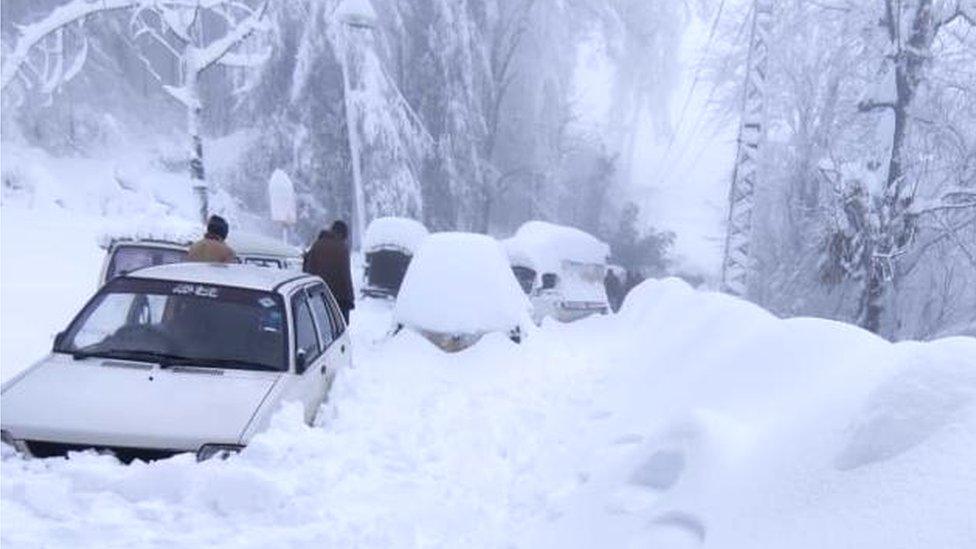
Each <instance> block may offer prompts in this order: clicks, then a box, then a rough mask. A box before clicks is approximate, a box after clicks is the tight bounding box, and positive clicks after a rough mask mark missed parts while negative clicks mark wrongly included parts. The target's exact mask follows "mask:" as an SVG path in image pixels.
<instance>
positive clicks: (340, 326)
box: [322, 292, 346, 339]
mask: <svg viewBox="0 0 976 549" xmlns="http://www.w3.org/2000/svg"><path fill="white" fill-rule="evenodd" d="M322 297H323V298H324V299H325V303H326V305H327V306H328V308H329V314H330V315H331V317H332V334H333V339H339V336H341V335H342V334H343V332H345V331H346V319H345V318H343V316H342V311H340V310H339V304H338V303H336V300H335V297H334V296H333V295H332V292H325V293H324V294H323V295H322Z"/></svg>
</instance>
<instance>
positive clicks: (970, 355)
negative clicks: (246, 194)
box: [0, 198, 976, 549]
mask: <svg viewBox="0 0 976 549" xmlns="http://www.w3.org/2000/svg"><path fill="white" fill-rule="evenodd" d="M0 213H2V222H3V225H2V238H3V240H2V249H0V250H2V302H0V313H2V318H0V321H2V329H0V338H2V340H0V344H2V349H3V352H2V358H0V360H2V364H0V366H2V371H3V377H4V378H9V376H10V375H12V373H13V372H16V371H18V370H19V369H21V368H23V367H24V366H26V365H27V362H28V361H29V360H30V359H33V358H37V357H39V356H40V355H41V354H42V353H43V352H45V350H46V349H47V347H48V346H49V345H50V337H51V335H53V333H54V332H55V331H57V330H59V329H61V328H62V327H63V326H64V324H65V323H66V322H67V320H68V318H69V317H70V316H71V315H72V314H74V312H75V311H76V310H77V308H78V307H79V306H80V305H81V302H82V301H83V300H84V299H86V298H87V297H88V295H89V294H90V293H91V292H92V291H93V290H94V287H95V282H96V278H97V271H98V265H99V262H100V260H101V255H100V254H101V250H99V249H98V247H97V246H96V238H97V234H98V232H99V230H100V227H101V225H102V224H101V223H100V222H99V220H100V217H97V216H95V215H94V214H87V213H72V212H71V211H70V210H68V209H66V208H60V207H55V208H49V209H44V210H43V211H42V210H38V209H36V208H32V207H30V206H29V205H25V204H22V203H19V202H17V201H14V200H7V199H6V198H5V201H4V204H3V208H2V212H0ZM391 313H392V311H391V309H390V307H389V305H388V304H387V303H386V302H378V301H367V302H363V303H360V305H359V307H358V308H357V309H356V310H355V311H354V313H353V322H352V335H353V338H354V344H355V349H354V352H355V368H354V369H352V370H349V371H347V372H344V373H343V374H342V375H341V376H340V377H339V378H338V380H337V382H336V385H335V387H334V390H333V393H332V396H331V399H330V402H329V403H328V404H327V405H326V406H325V407H324V408H323V410H322V412H321V414H320V419H319V422H318V425H317V426H316V427H314V428H311V427H306V426H305V425H304V424H302V423H301V421H300V413H299V412H298V411H297V410H296V409H286V410H283V411H282V413H280V414H279V415H278V416H277V417H276V419H275V421H274V424H273V426H272V428H271V429H270V430H269V431H268V432H266V433H264V434H261V435H259V436H258V437H257V438H256V439H255V440H254V442H253V443H252V444H251V446H249V447H248V448H247V449H246V450H245V451H244V452H243V453H242V454H241V455H239V456H235V457H232V458H231V459H229V460H227V461H215V462H208V463H204V464H197V463H195V462H194V460H193V457H192V456H179V457H176V458H173V459H170V460H166V461H161V462H156V463H153V464H148V465H146V464H139V463H137V464H134V465H132V466H128V467H126V466H122V465H120V464H119V463H117V462H116V461H115V460H114V459H113V458H111V457H108V456H96V455H91V454H83V455H75V456H73V457H72V459H71V460H69V461H64V460H58V459H48V460H24V459H22V458H20V457H18V456H16V455H13V454H11V453H10V451H9V448H6V447H4V455H3V461H2V464H0V503H2V511H0V542H2V544H3V546H4V547H34V546H67V545H70V546H167V547H169V546H174V545H175V546H185V547H197V546H201V545H214V546H227V547H229V546H235V547H236V546H245V547H248V546H250V547H268V546H272V547H274V546H281V547H285V546H288V547H292V546H299V547H322V546H339V547H349V546H356V547H417V546H424V547H430V546H435V547H436V546H440V547H445V546H448V547H456V546H473V547H500V546H506V547H508V546H515V547H629V546H646V547H671V548H676V547H713V548H723V549H725V548H743V549H745V548H750V549H752V548H757V547H790V548H794V549H804V548H810V549H813V548H817V549H819V548H823V547H831V548H843V547H850V548H854V547H857V548H875V547H876V548H882V547H883V548H886V549H888V548H919V547H939V548H963V547H972V546H973V545H974V544H976V520H974V514H973V510H972V508H973V502H974V501H976V468H974V467H973V463H976V339H973V338H955V339H947V340H942V341H937V342H932V343H912V342H909V343H901V344H890V343H888V342H885V341H883V340H881V339H878V338H876V337H874V336H872V335H870V334H867V333H865V332H863V331H861V330H859V329H857V328H854V327H851V326H848V325H844V324H839V323H835V322H829V321H823V320H813V319H794V320H785V321H784V320H779V319H776V318H774V317H772V316H770V315H769V314H767V313H766V312H764V311H762V310H760V309H758V308H757V307H755V306H753V305H750V304H748V303H745V302H742V301H739V300H736V299H733V298H730V297H728V296H724V295H720V294H712V293H705V292H698V291H695V290H693V289H691V288H690V287H688V286H687V285H685V284H684V283H682V282H680V281H677V280H664V281H650V282H647V283H645V284H644V285H642V286H640V287H638V288H637V289H635V290H634V292H633V293H632V294H631V295H630V296H629V297H628V300H627V303H626V304H625V306H624V308H623V309H622V311H621V312H620V314H619V315H616V316H608V317H596V318H590V319H586V320H583V321H580V322H577V323H574V324H559V323H555V322H550V321H546V322H545V323H544V324H543V326H542V327H541V329H539V330H538V331H537V332H535V333H533V334H532V337H530V338H528V339H527V340H526V341H525V342H524V343H523V344H521V345H516V344H514V343H512V342H510V341H509V340H508V339H507V338H505V337H504V335H502V334H489V335H488V336H486V337H485V338H483V339H482V340H481V341H480V342H479V343H477V344H476V345H475V346H473V347H472V348H470V349H467V350H465V351H462V352H460V353H457V354H450V355H449V354H444V353H442V352H440V351H439V350H438V349H436V348H435V347H434V346H433V345H431V344H430V343H428V342H427V341H426V340H425V339H423V338H422V337H420V336H418V335H416V334H414V333H412V332H409V331H405V332H402V333H401V334H399V335H398V336H396V337H393V338H389V337H388V336H387V332H388V329H389V326H390V321H391ZM52 405H56V403H52ZM215 413H218V411H215Z"/></svg>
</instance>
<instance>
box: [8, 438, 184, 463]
mask: <svg viewBox="0 0 976 549" xmlns="http://www.w3.org/2000/svg"><path fill="white" fill-rule="evenodd" d="M24 442H25V443H26V444H27V450H28V451H29V452H30V453H31V455H32V456H34V457H38V458H47V457H66V456H67V455H68V452H80V451H82V450H95V451H96V452H98V453H100V454H101V453H109V454H112V455H114V456H115V457H116V458H118V460H119V461H121V462H122V463H126V464H128V463H132V462H133V461H135V460H140V461H156V460H159V459H166V458H169V457H173V456H175V455H176V454H179V453H182V451H181V450H163V449H158V448H128V447H124V446H92V445H90V444H66V443H63V442H48V441H45V440H26V441H24Z"/></svg>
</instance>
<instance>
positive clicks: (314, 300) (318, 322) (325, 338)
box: [308, 285, 335, 349]
mask: <svg viewBox="0 0 976 549" xmlns="http://www.w3.org/2000/svg"><path fill="white" fill-rule="evenodd" d="M308 302H309V303H310V304H311V305H312V316H314V317H315V326H316V327H317V328H318V334H319V341H320V342H321V343H322V348H323V349H328V348H329V345H332V342H333V341H334V340H335V329H334V328H333V326H332V324H333V320H332V318H331V316H330V315H329V308H328V305H327V304H326V300H325V286H321V285H320V286H314V287H312V288H311V289H309V292H308Z"/></svg>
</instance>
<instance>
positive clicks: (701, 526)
mask: <svg viewBox="0 0 976 549" xmlns="http://www.w3.org/2000/svg"><path fill="white" fill-rule="evenodd" d="M649 530H650V532H649V533H650V539H648V540H646V541H647V542H648V544H649V545H651V546H654V547H669V548H673V549H679V548H684V547H688V548H692V547H701V546H702V544H704V543H705V537H706V535H707V534H708V529H707V528H706V526H705V523H704V522H703V521H702V520H701V519H700V518H698V517H697V516H695V515H693V514H691V513H686V512H684V511H668V512H666V513H663V514H661V515H658V516H657V517H655V518H654V519H652V520H651V523H650V525H649Z"/></svg>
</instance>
